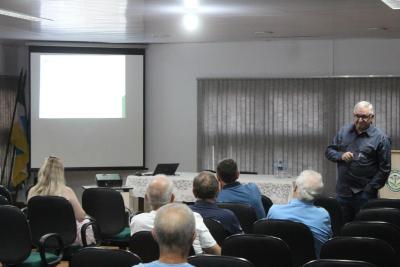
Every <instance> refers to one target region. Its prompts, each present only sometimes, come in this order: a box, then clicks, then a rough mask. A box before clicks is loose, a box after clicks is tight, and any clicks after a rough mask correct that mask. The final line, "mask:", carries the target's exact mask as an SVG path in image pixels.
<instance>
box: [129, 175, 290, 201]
mask: <svg viewBox="0 0 400 267" xmlns="http://www.w3.org/2000/svg"><path fill="white" fill-rule="evenodd" d="M196 175H197V173H190V172H184V173H177V175H176V176H169V178H170V179H171V180H172V181H173V183H174V185H175V189H174V194H175V200H176V201H187V202H191V201H195V198H194V196H193V192H192V183H193V178H194V177H195V176H196ZM153 178H154V177H153V176H135V175H129V176H128V177H127V179H126V184H125V185H126V186H131V187H133V189H132V190H131V192H132V196H133V197H144V195H145V193H146V188H147V185H148V183H149V182H150V181H151V180H152V179H153ZM294 180H295V178H277V177H274V176H272V175H249V174H241V175H240V177H239V180H238V181H239V182H241V183H249V182H253V183H255V184H257V186H258V188H260V191H261V194H263V195H266V196H267V197H269V198H270V199H271V200H272V202H273V203H275V204H285V203H287V202H288V201H289V200H290V199H291V198H292V188H293V183H292V182H293V181H294Z"/></svg>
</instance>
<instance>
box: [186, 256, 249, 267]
mask: <svg viewBox="0 0 400 267" xmlns="http://www.w3.org/2000/svg"><path fill="white" fill-rule="evenodd" d="M188 263H189V264H191V265H193V266H195V267H254V265H253V264H252V263H251V262H249V261H248V260H246V259H243V258H237V257H233V256H216V255H206V254H203V255H195V256H190V257H189V258H188Z"/></svg>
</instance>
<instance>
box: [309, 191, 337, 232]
mask: <svg viewBox="0 0 400 267" xmlns="http://www.w3.org/2000/svg"><path fill="white" fill-rule="evenodd" d="M314 205H315V206H319V207H322V208H324V209H326V211H327V212H328V213H329V217H330V218H331V226H332V233H333V236H337V235H339V233H340V229H341V228H342V226H343V224H344V220H343V213H342V208H341V207H340V204H339V202H338V201H337V200H336V199H335V198H333V197H318V198H316V199H315V200H314Z"/></svg>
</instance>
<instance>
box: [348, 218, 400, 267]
mask: <svg viewBox="0 0 400 267" xmlns="http://www.w3.org/2000/svg"><path fill="white" fill-rule="evenodd" d="M341 236H361V237H373V238H378V239H381V240H383V241H386V242H387V243H388V244H389V245H390V246H391V247H392V248H393V249H394V251H395V252H396V256H397V262H398V263H399V266H400V228H398V227H397V226H395V225H393V224H391V223H387V222H380V221H376V222H373V221H353V222H349V223H346V224H345V225H344V226H343V227H342V230H341Z"/></svg>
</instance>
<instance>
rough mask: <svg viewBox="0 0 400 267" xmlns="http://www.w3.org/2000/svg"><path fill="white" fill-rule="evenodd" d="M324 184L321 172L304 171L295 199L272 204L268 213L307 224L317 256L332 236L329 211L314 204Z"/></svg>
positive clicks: (296, 187) (294, 189)
mask: <svg viewBox="0 0 400 267" xmlns="http://www.w3.org/2000/svg"><path fill="white" fill-rule="evenodd" d="M323 186H324V184H323V183H322V177H321V174H319V173H318V172H315V171H312V170H305V171H302V172H301V173H300V175H299V177H297V179H296V182H295V185H294V188H293V199H292V200H291V201H290V202H289V204H286V205H272V207H271V208H270V209H269V212H268V215H267V219H281V220H290V221H294V222H300V223H303V224H305V225H307V226H308V228H310V230H311V232H312V234H313V236H314V247H315V255H316V256H317V258H319V252H320V250H321V246H322V245H323V244H324V243H325V242H326V241H327V240H328V239H329V238H331V237H332V228H331V219H330V217H329V213H328V212H327V211H326V210H325V209H324V208H320V207H316V206H314V204H313V200H314V198H315V196H317V195H319V194H321V192H322V189H323Z"/></svg>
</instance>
